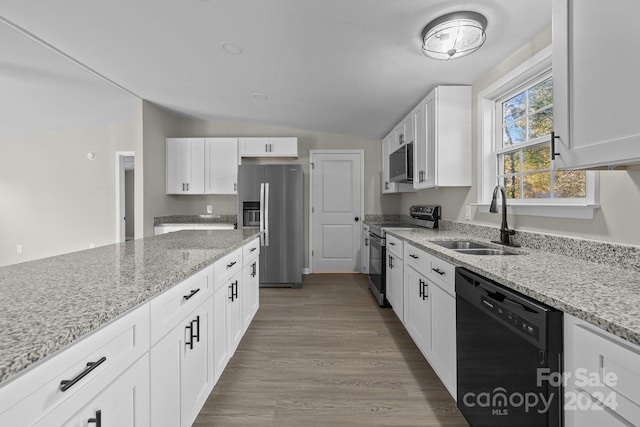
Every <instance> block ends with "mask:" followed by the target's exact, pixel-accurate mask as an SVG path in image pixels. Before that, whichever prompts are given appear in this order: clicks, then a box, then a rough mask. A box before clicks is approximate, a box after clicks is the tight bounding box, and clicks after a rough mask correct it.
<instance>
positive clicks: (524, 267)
mask: <svg viewBox="0 0 640 427" xmlns="http://www.w3.org/2000/svg"><path fill="white" fill-rule="evenodd" d="M387 233H388V234H392V235H394V236H396V237H399V238H401V239H403V240H405V241H407V242H409V243H410V244H412V245H414V246H416V247H418V248H420V249H423V250H425V251H426V252H430V253H432V254H434V255H437V256H439V257H440V258H442V259H445V260H447V261H449V262H451V263H453V264H455V265H457V266H460V267H465V268H467V269H469V270H471V271H474V272H476V273H478V274H480V275H482V276H484V277H486V278H488V279H492V280H494V281H496V282H498V283H501V284H503V285H504V286H506V287H509V288H512V289H514V290H516V291H518V292H520V293H522V294H525V295H528V296H530V297H531V298H534V299H536V300H538V301H541V302H543V303H545V304H548V305H550V306H552V307H554V308H557V309H559V310H562V311H564V312H566V313H569V314H571V315H573V316H575V317H577V318H580V319H583V320H585V321H587V322H589V323H592V324H594V325H596V326H599V327H600V328H602V329H604V330H606V331H608V332H610V333H612V334H614V335H617V336H619V337H621V338H624V339H626V340H628V341H630V342H632V343H634V344H638V345H640V275H639V274H638V272H637V271H634V270H632V269H626V268H621V267H615V266H608V265H605V264H599V263H595V262H590V261H586V260H581V259H576V258H573V257H568V256H564V255H558V254H552V253H550V252H545V251H539V250H535V249H530V248H526V247H523V248H505V249H506V250H509V251H515V252H520V253H521V254H522V255H516V256H479V255H466V254H461V253H458V252H455V251H453V250H451V249H446V248H443V247H442V246H439V245H436V244H434V243H433V242H434V241H436V240H470V241H475V242H481V243H485V244H489V245H491V246H494V247H502V246H500V245H497V244H491V243H489V242H488V241H487V240H484V239H480V238H476V237H470V236H469V235H467V234H464V233H460V232H456V231H444V230H428V229H416V230H395V231H394V230H389V231H387Z"/></svg>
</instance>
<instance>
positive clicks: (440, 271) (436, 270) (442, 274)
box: [431, 268, 444, 276]
mask: <svg viewBox="0 0 640 427" xmlns="http://www.w3.org/2000/svg"><path fill="white" fill-rule="evenodd" d="M431 270H433V271H435V272H436V273H438V274H439V275H441V276H444V271H442V270H440V269H438V268H432V269H431Z"/></svg>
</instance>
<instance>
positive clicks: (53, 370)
mask: <svg viewBox="0 0 640 427" xmlns="http://www.w3.org/2000/svg"><path fill="white" fill-rule="evenodd" d="M148 350H149V305H148V304H144V305H142V306H140V307H138V308H136V309H135V310H133V311H132V312H130V313H128V314H126V315H124V316H122V317H121V318H119V319H117V320H115V321H113V322H112V323H110V324H108V325H107V326H105V327H104V328H101V329H99V330H98V331H96V332H94V333H92V334H90V335H88V336H87V337H85V338H82V339H81V340H79V341H78V342H76V343H74V344H73V345H72V346H70V347H68V348H67V349H65V350H63V351H62V352H60V353H58V354H57V355H56V356H55V357H52V358H49V359H48V360H45V361H44V362H42V363H41V364H39V365H38V366H34V368H33V369H31V370H30V371H28V372H26V373H25V374H24V375H22V376H20V377H19V378H17V379H15V380H13V381H12V382H10V383H8V384H5V385H3V387H2V388H0V425H2V426H26V425H33V424H34V423H36V422H37V421H38V420H40V421H39V422H40V425H62V424H63V423H64V422H71V425H74V424H73V423H74V422H76V423H77V422H80V419H79V418H77V416H79V415H80V413H79V412H78V411H79V410H81V409H82V408H83V407H85V406H86V405H89V404H90V403H91V402H92V401H94V400H95V399H98V401H99V402H103V403H104V404H105V405H106V406H104V410H103V413H102V414H103V416H104V417H105V420H106V419H107V418H108V419H109V420H113V419H114V414H113V413H111V412H110V410H109V411H108V409H109V408H113V407H114V405H115V406H118V405H119V404H120V403H118V402H116V401H115V400H113V399H112V398H111V397H109V398H108V399H106V400H104V399H102V398H99V396H100V395H101V393H107V394H108V396H113V393H112V392H111V391H110V390H111V388H110V387H111V386H110V384H112V383H113V382H114V380H116V382H117V384H116V385H114V386H113V387H115V388H116V389H117V390H120V391H122V390H123V388H122V387H125V388H126V387H129V386H128V385H124V386H123V385H122V384H123V382H124V383H126V384H132V382H133V384H135V391H134V397H135V398H132V400H131V402H133V403H131V404H132V405H134V406H133V410H134V412H136V413H137V412H142V413H143V414H142V415H139V414H136V416H135V418H131V420H138V421H139V422H141V423H142V422H143V421H144V420H146V421H147V423H142V424H140V425H145V424H148V419H147V418H145V416H144V415H145V414H147V416H148V412H149V383H148V381H144V378H148V371H147V373H146V374H145V373H144V372H143V373H140V372H138V370H139V369H142V370H143V368H142V367H141V366H142V365H136V361H137V360H139V359H140V358H141V357H143V356H145V354H146V353H147V352H148ZM146 366H148V365H146ZM128 369H131V370H130V372H129V373H128V374H125V371H127V370H128ZM147 369H148V368H147ZM121 375H126V377H125V378H126V379H123V380H117V378H119V377H121ZM140 375H143V376H144V378H143V377H141V376H140ZM118 381H120V382H118ZM116 394H117V393H116ZM126 399H129V397H126ZM122 404H123V405H125V406H123V407H122V408H127V406H126V405H128V404H125V403H124V402H122ZM92 407H93V406H92ZM96 409H98V410H99V409H100V408H99V407H96ZM44 414H47V416H46V417H45V418H42V417H43V415H44ZM123 416H124V417H125V418H126V417H127V416H128V415H127V414H123ZM74 420H76V421H74ZM82 422H83V423H85V422H86V420H83V421H82ZM109 422H111V421H109ZM76 425H77V424H76ZM83 425H84V424H83ZM105 425H115V424H105ZM123 425H127V424H123ZM136 425H138V424H136Z"/></svg>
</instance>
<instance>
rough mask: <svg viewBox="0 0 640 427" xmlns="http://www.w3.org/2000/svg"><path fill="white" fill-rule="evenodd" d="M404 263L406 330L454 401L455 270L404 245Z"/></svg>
mask: <svg viewBox="0 0 640 427" xmlns="http://www.w3.org/2000/svg"><path fill="white" fill-rule="evenodd" d="M404 259H405V266H404V269H405V275H404V325H405V328H406V329H407V331H408V332H409V335H411V337H412V338H413V340H414V342H415V343H416V345H417V346H418V348H419V349H420V351H422V354H423V355H424V357H425V358H426V359H427V361H429V364H430V365H431V367H432V368H433V370H434V371H435V373H436V374H437V375H438V377H439V378H440V380H441V381H442V383H443V384H444V386H445V387H446V388H447V390H448V391H449V393H450V394H451V396H453V398H454V399H455V398H456V397H457V396H456V390H457V386H456V382H457V377H456V298H455V274H454V272H455V266H454V265H452V264H449V263H448V262H446V261H444V260H442V259H440V258H438V257H436V256H433V255H431V254H429V253H426V252H424V251H422V250H420V249H417V248H415V247H413V246H411V245H409V244H406V243H405V245H404Z"/></svg>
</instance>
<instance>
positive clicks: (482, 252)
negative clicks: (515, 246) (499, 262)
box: [454, 247, 520, 255]
mask: <svg viewBox="0 0 640 427" xmlns="http://www.w3.org/2000/svg"><path fill="white" fill-rule="evenodd" d="M454 250H455V251H456V252H458V253H461V254H467V255H520V254H519V253H518V252H509V251H505V250H502V249H491V248H486V247H485V248H484V249H481V248H478V249H454Z"/></svg>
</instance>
